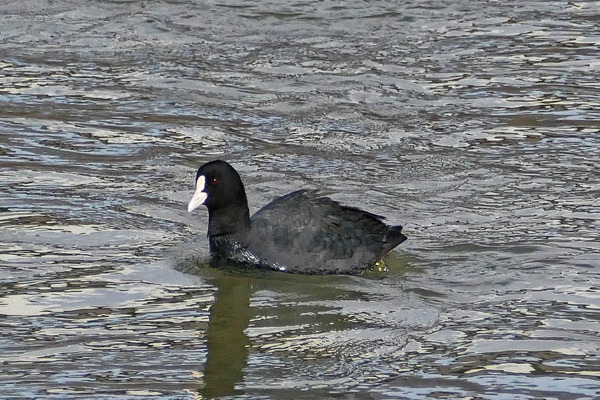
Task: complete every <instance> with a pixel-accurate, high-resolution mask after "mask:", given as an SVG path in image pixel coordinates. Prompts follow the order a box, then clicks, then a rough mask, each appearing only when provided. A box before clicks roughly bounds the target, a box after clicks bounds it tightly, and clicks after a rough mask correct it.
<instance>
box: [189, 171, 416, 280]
mask: <svg viewBox="0 0 600 400" xmlns="http://www.w3.org/2000/svg"><path fill="white" fill-rule="evenodd" d="M202 204H204V205H205V206H206V207H207V208H208V237H209V240H210V252H211V255H212V265H214V266H217V267H218V266H223V265H239V266H246V267H259V268H268V269H274V270H278V271H285V272H295V273H303V274H356V273H360V272H361V271H363V270H364V269H366V268H369V267H371V266H373V265H374V264H375V263H376V262H377V261H379V260H380V259H381V257H382V256H383V255H384V254H386V253H387V252H389V251H390V250H391V249H393V248H394V247H396V246H397V245H399V244H400V243H402V242H404V241H405V240H406V236H404V235H403V234H402V227H401V226H400V225H398V226H389V225H386V224H385V223H383V222H382V220H383V217H381V216H378V215H375V214H371V213H369V212H366V211H362V210H359V209H357V208H353V207H346V206H342V205H340V204H339V203H338V202H336V201H333V200H331V199H329V198H327V197H323V196H320V195H319V194H318V193H317V192H316V191H314V190H298V191H296V192H292V193H290V194H287V195H285V196H282V197H279V198H277V199H275V200H274V201H272V202H271V203H269V204H267V205H266V206H264V207H263V208H261V209H260V210H259V211H258V212H257V213H256V214H254V215H253V216H252V218H250V213H249V211H248V201H247V199H246V192H245V190H244V184H243V183H242V180H241V179H240V176H239V175H238V173H237V172H236V171H235V169H233V167H232V166H231V165H229V164H228V163H226V162H224V161H220V160H216V161H211V162H209V163H206V164H204V165H203V166H202V167H200V169H198V172H197V174H196V192H195V193H194V196H193V197H192V199H191V200H190V203H189V205H188V211H189V212H191V211H193V210H194V209H195V208H197V207H199V206H200V205H202Z"/></svg>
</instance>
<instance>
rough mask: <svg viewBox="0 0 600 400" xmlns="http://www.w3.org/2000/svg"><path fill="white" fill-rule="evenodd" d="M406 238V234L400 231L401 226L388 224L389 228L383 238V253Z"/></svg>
mask: <svg viewBox="0 0 600 400" xmlns="http://www.w3.org/2000/svg"><path fill="white" fill-rule="evenodd" d="M405 240H406V236H404V234H403V233H402V226H401V225H396V226H390V229H388V231H387V232H386V234H385V238H384V239H383V243H384V246H383V254H386V253H388V252H389V251H390V250H392V249H393V248H394V247H396V246H398V245H399V244H400V243H402V242H404V241H405Z"/></svg>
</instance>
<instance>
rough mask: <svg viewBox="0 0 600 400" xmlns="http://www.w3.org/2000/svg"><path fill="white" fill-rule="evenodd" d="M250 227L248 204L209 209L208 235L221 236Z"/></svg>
mask: <svg viewBox="0 0 600 400" xmlns="http://www.w3.org/2000/svg"><path fill="white" fill-rule="evenodd" d="M248 229H250V211H249V210H248V205H247V204H246V205H244V206H243V207H240V205H232V206H229V207H221V208H218V209H215V210H209V211H208V236H220V235H228V234H234V233H239V232H243V231H246V230H248Z"/></svg>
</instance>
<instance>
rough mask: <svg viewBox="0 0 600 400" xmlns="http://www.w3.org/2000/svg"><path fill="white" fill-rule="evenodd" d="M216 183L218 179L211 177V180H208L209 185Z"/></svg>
mask: <svg viewBox="0 0 600 400" xmlns="http://www.w3.org/2000/svg"><path fill="white" fill-rule="evenodd" d="M217 183H219V180H218V179H217V178H212V180H211V181H210V184H211V185H216V184H217Z"/></svg>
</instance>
